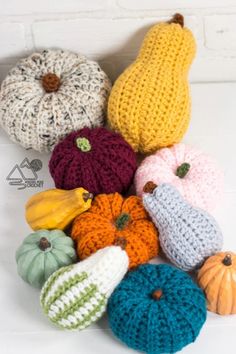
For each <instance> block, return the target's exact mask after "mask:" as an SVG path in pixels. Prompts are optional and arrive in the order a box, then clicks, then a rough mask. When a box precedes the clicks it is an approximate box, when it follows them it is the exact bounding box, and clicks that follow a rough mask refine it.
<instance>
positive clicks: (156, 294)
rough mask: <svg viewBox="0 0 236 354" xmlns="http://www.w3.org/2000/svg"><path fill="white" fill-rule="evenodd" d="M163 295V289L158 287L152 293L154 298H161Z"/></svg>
mask: <svg viewBox="0 0 236 354" xmlns="http://www.w3.org/2000/svg"><path fill="white" fill-rule="evenodd" d="M162 295H163V291H162V290H161V289H157V290H155V291H153V293H152V298H153V299H154V300H160V298H161V297H162Z"/></svg>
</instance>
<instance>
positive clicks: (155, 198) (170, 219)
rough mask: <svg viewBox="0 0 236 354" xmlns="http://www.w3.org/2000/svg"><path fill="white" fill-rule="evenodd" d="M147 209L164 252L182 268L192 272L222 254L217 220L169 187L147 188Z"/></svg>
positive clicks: (153, 186) (145, 198) (221, 241)
mask: <svg viewBox="0 0 236 354" xmlns="http://www.w3.org/2000/svg"><path fill="white" fill-rule="evenodd" d="M144 192H145V193H144V195H143V205H144V207H145V209H146V210H147V211H148V213H149V215H150V217H151V219H152V221H153V222H154V224H155V225H156V227H157V229H158V231H159V238H160V244H161V247H162V250H163V251H164V253H165V254H166V256H167V257H168V258H169V260H170V261H171V262H172V263H174V264H175V265H176V266H178V267H179V268H181V269H183V270H185V271H190V270H193V269H195V268H198V267H200V266H201V265H202V263H203V262H204V260H205V259H206V258H207V257H210V256H212V255H213V254H215V253H216V252H219V251H220V250H221V248H222V245H223V237H222V233H221V231H220V228H219V226H218V224H217V222H216V220H215V219H214V218H213V217H212V216H211V215H210V214H208V213H207V212H206V211H203V210H201V209H199V208H194V207H193V206H191V205H190V204H188V203H187V202H186V201H185V200H184V199H183V197H182V196H181V195H180V194H179V192H178V191H177V190H176V189H175V188H174V187H173V186H171V185H169V184H161V185H160V186H158V187H157V186H156V185H155V184H153V183H152V182H149V183H147V184H146V185H145V187H144Z"/></svg>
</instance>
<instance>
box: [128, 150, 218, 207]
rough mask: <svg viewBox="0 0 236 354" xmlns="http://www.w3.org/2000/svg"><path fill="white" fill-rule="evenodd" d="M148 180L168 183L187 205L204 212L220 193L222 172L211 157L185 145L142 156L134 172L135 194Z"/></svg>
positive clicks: (214, 202)
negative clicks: (145, 156) (144, 157)
mask: <svg viewBox="0 0 236 354" xmlns="http://www.w3.org/2000/svg"><path fill="white" fill-rule="evenodd" d="M148 181H153V182H154V183H156V184H161V183H169V184H172V185H173V186H174V187H175V188H176V189H178V191H179V192H180V193H181V194H182V196H183V197H184V198H185V199H186V200H187V201H188V202H189V203H190V204H192V205H193V206H195V207H199V208H201V209H205V210H207V211H211V210H212V209H214V207H215V206H216V205H217V203H218V202H219V199H220V197H221V196H222V192H223V172H222V171H221V169H220V168H219V166H218V165H217V163H216V162H215V161H214V159H212V158H211V157H210V156H208V155H206V154H205V153H203V152H201V151H199V150H198V149H195V148H193V147H190V146H188V145H185V144H175V145H173V146H172V147H171V148H164V149H160V150H158V151H157V152H156V153H155V154H153V155H150V156H148V157H147V158H146V159H144V160H143V162H142V164H141V166H140V167H139V168H138V169H137V172H136V175H135V186H136V191H137V194H138V195H139V196H141V194H142V193H143V187H144V185H145V184H146V182H148Z"/></svg>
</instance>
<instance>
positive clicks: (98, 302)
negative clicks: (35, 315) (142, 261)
mask: <svg viewBox="0 0 236 354" xmlns="http://www.w3.org/2000/svg"><path fill="white" fill-rule="evenodd" d="M128 264H129V260H128V256H127V254H126V252H125V251H123V250H122V249H121V248H120V247H116V246H111V247H106V248H103V249H101V250H99V251H98V252H96V253H95V254H93V255H92V256H91V257H89V258H87V259H86V260H84V261H83V262H79V263H77V264H74V265H71V266H68V267H63V268H60V269H59V270H58V271H56V272H55V273H53V274H52V275H51V277H50V278H49V279H48V280H47V282H46V283H45V285H44V287H43V289H42V291H41V296H40V301H41V305H42V308H43V310H44V313H45V314H46V316H47V317H48V318H49V319H50V321H52V322H53V323H54V324H56V325H57V326H59V327H61V328H63V329H78V330H82V329H84V328H86V327H88V326H89V325H90V324H91V323H93V322H96V321H97V320H98V319H99V318H100V317H102V315H103V314H104V312H105V310H106V305H107V301H108V298H109V296H110V295H111V293H112V292H113V290H114V289H115V287H116V286H117V285H118V284H119V283H120V281H121V280H122V278H123V276H124V275H125V273H126V272H127V269H128Z"/></svg>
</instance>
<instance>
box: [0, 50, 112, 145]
mask: <svg viewBox="0 0 236 354" xmlns="http://www.w3.org/2000/svg"><path fill="white" fill-rule="evenodd" d="M110 88H111V84H110V81H109V79H108V77H107V75H106V74H105V73H104V72H103V71H102V70H101V68H100V66H99V65H98V64H97V63H96V62H94V61H91V60H88V59H87V58H86V57H84V56H83V55H80V54H75V53H71V52H68V51H63V50H44V51H42V52H41V53H33V54H32V55H30V56H29V57H28V58H25V59H22V60H20V61H19V63H18V64H17V65H16V66H15V67H14V68H13V69H12V70H11V71H10V72H9V74H8V75H7V77H6V79H5V80H4V81H3V83H2V86H1V92H0V123H1V125H2V127H3V128H4V129H5V130H6V132H7V133H8V134H9V136H10V138H11V139H12V140H13V141H15V142H17V143H20V144H21V145H23V146H24V147H25V148H27V149H29V148H33V149H35V150H38V151H51V150H52V149H53V147H54V146H55V144H56V143H57V142H58V141H60V140H61V139H62V138H63V137H64V136H66V135H67V134H68V133H70V132H71V131H74V130H77V129H81V128H83V127H95V126H100V125H102V124H103V122H104V117H105V112H106V107H107V99H108V95H109V92H110Z"/></svg>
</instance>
